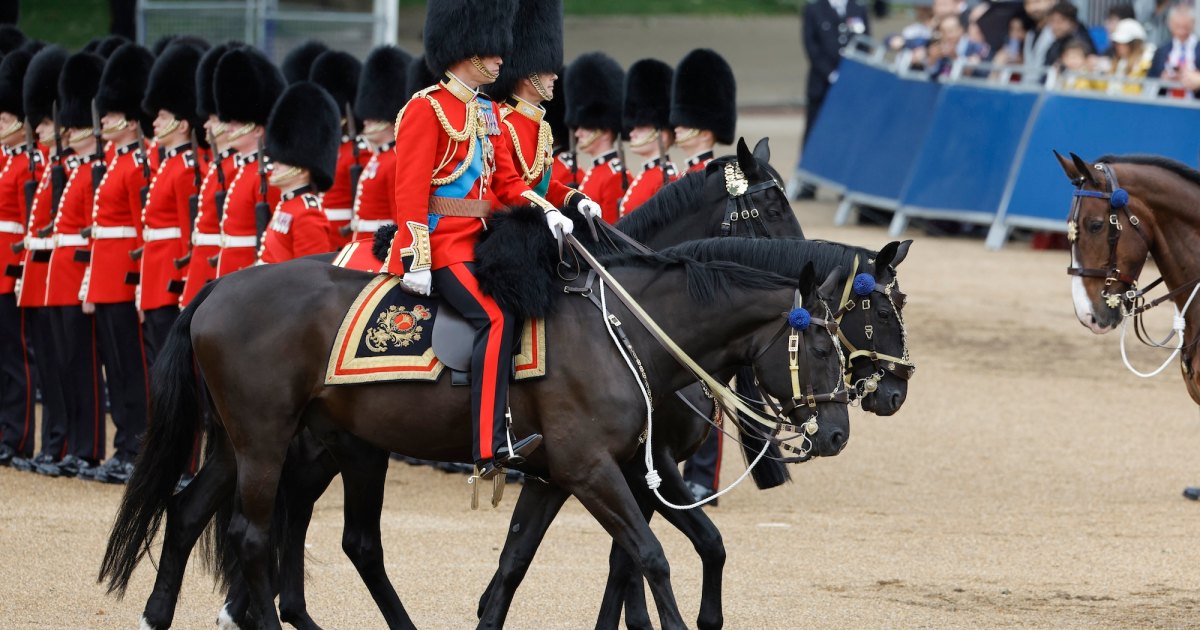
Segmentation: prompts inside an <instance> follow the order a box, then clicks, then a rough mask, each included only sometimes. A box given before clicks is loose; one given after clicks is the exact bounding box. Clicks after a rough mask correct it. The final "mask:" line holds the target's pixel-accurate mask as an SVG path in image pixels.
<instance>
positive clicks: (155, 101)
mask: <svg viewBox="0 0 1200 630" xmlns="http://www.w3.org/2000/svg"><path fill="white" fill-rule="evenodd" d="M200 57H201V53H200V49H199V48H195V47H194V46H190V45H188V44H183V43H179V44H171V45H169V46H167V48H166V49H165V50H164V51H163V53H162V54H161V55H159V57H158V59H155V60H154V66H153V67H151V68H150V79H149V82H148V83H147V85H146V96H145V98H143V99H142V109H143V110H145V112H146V114H147V115H148V116H150V117H151V119H153V118H154V117H155V116H157V115H158V110H160V109H162V110H166V111H168V112H171V114H172V115H174V116H175V118H178V119H180V120H186V121H188V123H189V124H191V126H192V129H196V128H197V127H199V126H200V125H201V124H203V121H201V120H199V116H197V115H196V67H197V66H199V65H200Z"/></svg>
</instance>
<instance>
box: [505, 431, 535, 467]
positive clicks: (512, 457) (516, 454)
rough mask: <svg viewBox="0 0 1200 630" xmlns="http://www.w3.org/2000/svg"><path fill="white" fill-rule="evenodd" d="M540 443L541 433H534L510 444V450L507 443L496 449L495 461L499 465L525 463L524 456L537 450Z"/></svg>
mask: <svg viewBox="0 0 1200 630" xmlns="http://www.w3.org/2000/svg"><path fill="white" fill-rule="evenodd" d="M541 445H542V434H541V433H534V434H533V435H530V436H528V437H526V438H523V439H522V440H520V441H518V442H514V443H513V444H512V451H509V446H508V444H505V445H504V446H501V447H500V448H498V449H496V462H497V463H499V464H500V465H501V466H520V465H521V464H523V463H525V458H526V457H529V455H530V453H533V452H534V451H536V450H537V448H538V447H539V446H541Z"/></svg>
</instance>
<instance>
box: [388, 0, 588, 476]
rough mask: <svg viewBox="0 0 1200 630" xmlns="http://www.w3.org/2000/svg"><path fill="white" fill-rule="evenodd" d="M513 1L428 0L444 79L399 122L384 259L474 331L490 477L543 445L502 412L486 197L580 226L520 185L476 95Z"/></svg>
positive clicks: (490, 74)
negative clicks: (485, 261)
mask: <svg viewBox="0 0 1200 630" xmlns="http://www.w3.org/2000/svg"><path fill="white" fill-rule="evenodd" d="M515 5H516V3H515V2H513V1H512V0H499V1H496V2H470V1H469V0H440V1H439V2H437V3H430V5H429V9H428V12H427V13H426V18H425V42H426V50H425V57H426V61H427V63H428V64H429V69H430V70H431V71H433V72H434V73H435V74H444V76H445V78H444V79H443V80H442V82H441V83H439V84H438V85H436V86H434V87H431V88H427V89H425V90H423V91H421V92H419V93H417V94H416V95H415V96H414V97H413V99H412V100H411V101H409V103H408V105H407V106H405V108H404V111H402V112H401V113H400V116H399V118H398V120H397V121H396V145H397V147H400V149H398V151H400V153H399V156H401V157H402V158H403V159H398V160H397V162H396V213H397V217H398V221H397V225H398V226H399V229H398V230H397V231H396V236H395V238H394V240H393V241H392V246H391V250H390V252H389V254H388V259H387V261H386V262H385V263H384V268H385V270H386V271H387V272H388V273H391V274H395V275H399V276H402V280H401V282H402V284H403V286H404V287H405V288H407V289H408V290H409V291H412V292H414V293H418V294H421V295H428V294H429V293H430V290H431V288H432V287H433V286H434V285H436V286H437V290H438V292H439V293H440V294H441V296H442V298H443V299H444V300H446V301H447V302H449V304H450V305H451V306H452V307H454V308H455V309H456V310H458V311H459V312H460V313H462V315H463V317H465V318H466V320H467V321H468V322H470V323H471V325H472V326H473V327H474V328H475V331H476V332H475V342H474V346H473V350H472V358H471V415H472V421H473V424H474V427H475V432H474V433H475V437H474V440H473V445H472V447H473V448H472V452H473V456H474V459H475V464H476V466H477V467H478V469H479V471H480V472H479V476H480V477H481V478H484V479H490V478H492V477H495V476H496V475H497V474H500V471H501V470H502V467H503V466H505V465H506V464H507V465H515V464H516V463H517V462H518V461H520V459H519V458H523V457H524V456H525V455H527V454H528V453H529V452H530V451H532V450H533V449H535V448H537V446H538V445H539V444H540V443H541V436H540V435H537V434H534V435H530V436H527V437H525V438H524V439H521V440H516V439H514V440H513V441H512V449H511V450H510V449H509V447H508V442H509V441H508V439H507V431H506V426H505V412H506V407H507V394H508V379H509V373H510V371H511V368H510V366H511V360H512V344H513V336H514V334H515V332H516V322H515V321H514V319H513V317H512V316H511V315H510V314H508V313H505V312H504V311H503V310H502V309H501V308H500V307H499V305H498V304H496V302H495V300H493V299H492V298H491V297H489V296H487V295H485V294H484V293H483V292H482V291H481V290H480V288H479V283H478V282H477V281H476V279H475V273H474V271H473V269H474V262H473V261H474V255H475V244H476V242H477V241H478V240H479V237H480V235H481V234H482V232H483V230H484V229H485V221H484V220H486V219H487V217H488V216H490V214H491V211H492V204H491V203H490V202H489V201H488V199H489V195H491V196H494V198H495V199H496V200H497V201H499V202H500V203H503V204H508V205H517V204H533V205H535V206H537V207H540V208H542V210H543V211H544V212H545V216H546V222H547V225H548V227H549V228H550V229H551V230H552V231H557V230H562V231H564V232H569V231H570V230H571V229H572V227H573V226H572V224H571V222H570V220H569V219H567V218H566V217H564V216H563V214H562V213H561V212H559V211H558V210H557V209H556V208H555V206H554V205H553V203H552V202H554V203H558V204H563V203H566V202H567V200H566V199H550V200H547V199H545V198H543V197H541V196H540V195H538V194H537V193H535V192H534V191H532V190H530V189H529V187H528V186H527V185H525V182H524V181H522V179H521V174H520V173H519V172H518V170H517V168H516V167H515V166H514V165H513V160H512V152H511V151H512V150H511V149H510V148H509V146H508V143H509V142H510V139H509V137H508V135H507V134H504V133H502V130H501V125H500V122H499V120H497V115H496V104H495V103H494V102H493V101H492V100H491V99H489V98H487V97H486V96H485V95H482V94H480V93H479V91H478V89H479V87H480V86H481V85H486V84H489V83H492V82H493V81H495V80H496V78H497V75H498V73H499V71H500V66H501V64H502V57H501V56H502V55H503V54H505V53H506V52H507V51H508V49H509V48H511V46H512V35H511V32H512V26H513V16H514V14H515V12H516V6H515ZM464 15H465V16H466V18H465V19H464ZM464 24H470V25H472V27H473V28H471V29H466V28H465V27H464ZM573 198H574V199H576V200H579V201H582V200H583V199H584V197H583V196H582V195H574V197H573ZM573 203H578V201H575V202H573Z"/></svg>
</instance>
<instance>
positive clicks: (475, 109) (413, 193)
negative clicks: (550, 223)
mask: <svg viewBox="0 0 1200 630" xmlns="http://www.w3.org/2000/svg"><path fill="white" fill-rule="evenodd" d="M448 81H452V80H448ZM494 106H495V103H493V102H492V101H491V100H490V99H488V98H487V97H486V96H484V95H481V94H477V93H475V92H473V91H471V90H469V89H467V88H466V87H465V86H463V85H462V84H459V83H457V82H453V83H449V82H442V83H439V84H438V85H436V86H433V87H431V88H427V89H425V90H422V91H420V92H418V93H417V94H416V95H414V96H413V99H412V100H410V101H409V102H408V105H406V106H405V108H404V109H403V110H402V111H401V112H400V116H399V117H398V119H397V122H396V146H398V147H403V151H404V159H403V160H400V159H397V160H396V216H397V221H396V223H397V224H398V225H400V229H399V230H397V232H396V237H395V238H394V239H393V240H392V249H391V251H390V252H389V255H388V261H387V263H386V264H385V269H386V270H387V272H388V273H392V274H395V275H402V274H403V273H404V271H405V269H406V268H407V266H406V265H409V264H411V263H412V262H413V261H416V262H417V263H419V265H420V266H419V267H418V268H433V269H440V268H442V267H446V266H448V265H452V264H454V263H461V262H469V261H473V260H474V259H475V243H476V242H477V241H478V240H479V235H480V234H481V233H482V232H483V229H484V222H483V221H481V220H480V219H478V218H474V217H467V216H442V215H439V214H431V213H430V212H429V205H430V198H431V197H442V198H448V199H451V200H454V199H457V200H468V201H483V200H488V199H490V198H491V197H489V195H492V196H494V198H495V199H496V200H497V201H499V202H500V203H502V204H505V205H519V204H528V203H534V204H537V205H539V206H541V207H542V208H543V209H552V208H553V207H554V205H560V206H561V204H563V203H564V202H565V201H566V199H565V198H559V199H555V198H554V196H553V195H551V196H550V198H549V199H545V198H542V197H540V196H539V195H537V194H536V193H534V192H533V191H531V190H530V189H529V186H527V185H525V182H524V181H522V180H521V176H520V174H519V173H518V172H517V169H516V167H514V166H513V162H512V149H510V148H509V146H508V144H509V136H508V134H507V133H501V129H500V124H499V121H498V120H497V119H496V117H495V114H494V112H495V109H494ZM438 112H441V116H440V117H439V114H438ZM468 114H469V115H468ZM439 118H441V119H442V120H445V121H446V122H445V124H443V123H442V122H441V120H439ZM451 134H453V135H454V136H455V137H451ZM455 138H457V139H455ZM426 229H427V230H428V240H427V244H426V243H425V242H423V241H424V239H423V238H422V237H421V236H420V235H421V234H425V233H426ZM414 240H417V241H419V242H418V243H417V246H416V247H414ZM426 248H427V250H426ZM406 261H407V262H406Z"/></svg>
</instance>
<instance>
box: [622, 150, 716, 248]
mask: <svg viewBox="0 0 1200 630" xmlns="http://www.w3.org/2000/svg"><path fill="white" fill-rule="evenodd" d="M729 159H731V158H728V157H724V158H719V160H724V161H728V160H729ZM717 161H718V160H713V162H712V163H711V164H710V165H709V166H710V167H711V166H712V164H715V163H717ZM723 163H724V162H722V164H723ZM646 176H647V177H653V176H655V174H647V175H646ZM707 176H708V174H707V170H706V171H700V172H696V173H688V174H686V175H684V176H683V177H680V178H679V179H677V180H675V181H673V182H671V183H670V184H667V185H666V186H664V187H663V188H662V189H661V190H659V191H658V192H657V193H655V194H654V196H653V197H651V198H650V199H649V200H648V201H647V202H646V203H644V204H642V205H641V206H639V207H638V209H637V212H634V213H632V214H627V215H625V217H624V218H622V219H621V220H620V221H617V224H616V227H617V229H618V230H621V231H622V232H624V233H625V234H627V235H629V236H630V237H632V238H634V239H636V240H639V241H644V240H646V239H647V238H649V237H650V235H651V234H654V233H655V232H657V231H658V230H659V229H660V228H662V227H663V226H666V225H669V224H671V223H674V222H675V220H676V219H678V218H679V217H681V216H684V215H685V214H690V213H692V212H695V211H696V210H697V209H699V208H700V207H701V203H700V201H701V199H700V196H701V195H702V194H703V192H704V181H705V178H706V177H707Z"/></svg>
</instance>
